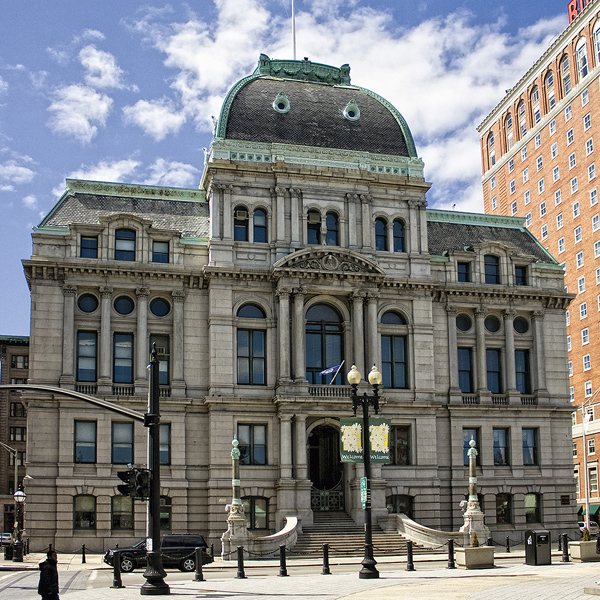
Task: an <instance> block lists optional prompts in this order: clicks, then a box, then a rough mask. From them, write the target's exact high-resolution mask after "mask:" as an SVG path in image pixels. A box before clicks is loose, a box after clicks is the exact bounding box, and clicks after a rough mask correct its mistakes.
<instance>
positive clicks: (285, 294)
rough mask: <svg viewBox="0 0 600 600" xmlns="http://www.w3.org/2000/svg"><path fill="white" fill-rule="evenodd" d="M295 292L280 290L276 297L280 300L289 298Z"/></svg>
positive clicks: (276, 292)
mask: <svg viewBox="0 0 600 600" xmlns="http://www.w3.org/2000/svg"><path fill="white" fill-rule="evenodd" d="M292 292H293V290H292V289H291V288H279V289H277V290H276V291H275V295H276V296H277V297H278V298H279V299H282V298H289V297H290V295H291V294H292Z"/></svg>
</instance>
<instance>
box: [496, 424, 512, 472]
mask: <svg viewBox="0 0 600 600" xmlns="http://www.w3.org/2000/svg"><path fill="white" fill-rule="evenodd" d="M493 436H494V465H495V466H497V467H501V466H507V465H509V464H510V462H509V454H508V448H509V439H508V429H494V430H493Z"/></svg>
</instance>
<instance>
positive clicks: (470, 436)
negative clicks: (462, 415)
mask: <svg viewBox="0 0 600 600" xmlns="http://www.w3.org/2000/svg"><path fill="white" fill-rule="evenodd" d="M471 440H474V441H475V449H476V450H477V457H476V458H475V464H476V465H479V464H480V461H479V457H480V456H481V452H479V449H480V447H479V429H475V428H466V427H465V428H463V465H464V466H465V467H468V466H469V455H468V454H467V452H469V449H470V448H471V446H470V445H469V442H470V441H471Z"/></svg>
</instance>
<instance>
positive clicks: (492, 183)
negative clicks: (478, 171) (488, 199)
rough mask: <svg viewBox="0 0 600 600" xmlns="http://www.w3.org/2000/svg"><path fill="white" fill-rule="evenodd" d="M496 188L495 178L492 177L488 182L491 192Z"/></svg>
mask: <svg viewBox="0 0 600 600" xmlns="http://www.w3.org/2000/svg"><path fill="white" fill-rule="evenodd" d="M495 187H496V176H495V175H492V179H491V180H490V189H491V190H493V189H494V188H495Z"/></svg>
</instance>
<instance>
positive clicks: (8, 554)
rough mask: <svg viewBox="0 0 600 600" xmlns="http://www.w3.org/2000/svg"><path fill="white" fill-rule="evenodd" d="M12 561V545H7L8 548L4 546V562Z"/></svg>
mask: <svg viewBox="0 0 600 600" xmlns="http://www.w3.org/2000/svg"><path fill="white" fill-rule="evenodd" d="M12 559H13V547H12V544H8V546H4V560H12Z"/></svg>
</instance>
